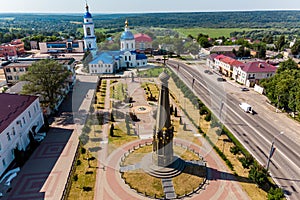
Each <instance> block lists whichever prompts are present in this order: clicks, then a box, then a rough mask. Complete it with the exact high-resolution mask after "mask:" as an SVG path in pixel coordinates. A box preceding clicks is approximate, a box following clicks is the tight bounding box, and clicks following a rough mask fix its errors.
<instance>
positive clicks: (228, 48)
mask: <svg viewBox="0 0 300 200" xmlns="http://www.w3.org/2000/svg"><path fill="white" fill-rule="evenodd" d="M240 46H241V45H233V46H213V47H210V48H209V49H208V50H209V51H210V52H231V51H232V50H233V49H235V50H236V51H238V50H239V48H240Z"/></svg>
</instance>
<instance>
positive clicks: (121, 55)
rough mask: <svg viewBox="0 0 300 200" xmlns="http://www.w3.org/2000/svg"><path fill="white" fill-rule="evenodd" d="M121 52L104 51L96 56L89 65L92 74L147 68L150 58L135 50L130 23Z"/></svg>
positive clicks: (122, 38) (121, 41) (123, 35)
mask: <svg viewBox="0 0 300 200" xmlns="http://www.w3.org/2000/svg"><path fill="white" fill-rule="evenodd" d="M120 46H121V48H120V50H119V51H104V52H100V53H99V54H98V55H96V56H95V58H94V60H93V61H91V62H90V63H89V72H90V73H92V74H110V73H115V72H117V71H118V70H121V69H126V68H129V67H141V66H147V64H148V58H147V56H146V55H145V54H144V53H138V52H136V50H135V38H134V35H133V34H132V32H131V31H130V29H129V26H128V21H127V20H126V22H125V30H124V32H123V33H122V35H121V38H120Z"/></svg>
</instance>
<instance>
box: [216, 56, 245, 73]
mask: <svg viewBox="0 0 300 200" xmlns="http://www.w3.org/2000/svg"><path fill="white" fill-rule="evenodd" d="M215 65H216V68H217V69H218V70H219V72H220V73H222V74H224V75H225V76H228V77H231V76H232V74H233V68H234V67H238V66H242V65H243V63H242V62H240V61H238V60H235V59H233V58H231V57H228V56H224V55H222V54H221V55H218V56H217V57H216V58H215Z"/></svg>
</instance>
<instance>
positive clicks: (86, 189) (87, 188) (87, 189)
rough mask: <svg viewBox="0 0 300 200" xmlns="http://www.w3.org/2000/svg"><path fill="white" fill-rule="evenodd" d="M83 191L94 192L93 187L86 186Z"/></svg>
mask: <svg viewBox="0 0 300 200" xmlns="http://www.w3.org/2000/svg"><path fill="white" fill-rule="evenodd" d="M82 189H83V191H85V192H89V191H92V189H93V188H92V187H85V186H83V188H82Z"/></svg>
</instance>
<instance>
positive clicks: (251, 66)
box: [232, 61, 277, 87]
mask: <svg viewBox="0 0 300 200" xmlns="http://www.w3.org/2000/svg"><path fill="white" fill-rule="evenodd" d="M276 70H277V68H276V67H275V66H273V65H271V64H268V63H266V62H261V61H255V62H249V63H244V65H242V66H238V67H235V68H234V69H233V75H232V78H234V79H235V80H236V81H237V82H239V83H242V84H245V85H247V86H249V87H250V86H251V87H252V86H254V85H255V84H257V83H259V80H261V79H264V78H270V77H272V76H273V75H274V74H275V73H276Z"/></svg>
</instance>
